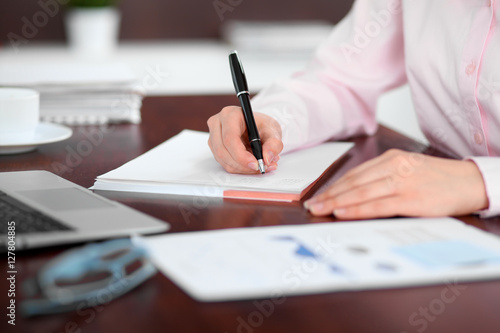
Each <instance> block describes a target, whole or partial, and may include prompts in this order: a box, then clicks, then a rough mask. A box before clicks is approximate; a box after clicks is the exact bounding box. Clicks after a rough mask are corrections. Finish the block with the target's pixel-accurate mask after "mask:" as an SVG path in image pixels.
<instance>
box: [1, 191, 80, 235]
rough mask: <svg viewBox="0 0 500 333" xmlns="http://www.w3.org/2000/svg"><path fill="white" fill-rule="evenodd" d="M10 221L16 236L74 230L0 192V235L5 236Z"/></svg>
mask: <svg viewBox="0 0 500 333" xmlns="http://www.w3.org/2000/svg"><path fill="white" fill-rule="evenodd" d="M10 221H14V222H16V234H23V233H25V234H26V233H34V232H51V231H70V230H74V229H73V228H70V227H68V226H67V225H64V224H62V223H61V222H59V221H57V220H54V219H53V218H51V217H49V216H47V215H45V214H43V213H41V212H40V211H37V210H35V209H33V208H31V207H29V206H27V205H26V204H24V203H22V202H21V201H19V200H17V199H16V198H14V197H12V196H10V195H8V194H7V193H5V192H2V191H0V234H7V223H8V222H10Z"/></svg>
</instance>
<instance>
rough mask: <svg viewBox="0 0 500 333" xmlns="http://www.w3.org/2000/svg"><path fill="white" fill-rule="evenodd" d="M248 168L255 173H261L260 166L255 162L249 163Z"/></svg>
mask: <svg viewBox="0 0 500 333" xmlns="http://www.w3.org/2000/svg"><path fill="white" fill-rule="evenodd" d="M248 167H249V168H250V169H252V170H254V171H259V165H258V164H257V163H255V162H250V163H248Z"/></svg>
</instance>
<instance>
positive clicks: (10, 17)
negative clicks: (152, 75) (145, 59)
mask: <svg viewBox="0 0 500 333" xmlns="http://www.w3.org/2000/svg"><path fill="white" fill-rule="evenodd" d="M54 1H55V2H57V3H59V4H60V3H65V2H67V0H54ZM42 2H46V3H49V2H48V1H43V0H42ZM352 2H353V1H352V0H308V1H298V0H272V1H269V0H221V1H214V0H187V1H182V0H173V1H171V0H122V1H119V2H118V4H117V6H118V7H119V9H120V12H121V14H122V24H121V29H120V39H121V40H130V39H184V38H189V39H192V38H219V37H220V30H221V26H222V25H223V24H224V22H225V21H226V20H261V21H289V20H324V21H327V22H330V23H332V24H334V23H336V22H338V21H339V20H340V19H342V17H344V15H345V14H346V13H347V12H348V10H349V8H350V7H351V5H352ZM224 4H226V5H227V7H225V6H224ZM216 7H217V8H220V9H219V10H218V9H217V8H216ZM40 8H41V7H40V4H39V0H2V1H1V4H0V36H2V41H3V43H5V42H6V41H8V39H7V34H8V33H9V32H11V31H13V30H14V31H15V30H20V28H21V26H22V23H23V22H22V21H21V18H22V17H23V16H25V17H28V18H30V17H33V15H34V14H35V13H36V12H38V11H39V10H40ZM230 8H232V9H230ZM64 9H65V8H61V11H60V13H58V14H61V13H62V12H63V11H64ZM224 9H225V10H224ZM222 12H223V15H222V20H221V17H220V15H219V13H222ZM65 37H66V36H65V30H64V23H63V15H56V16H54V18H51V19H50V21H49V22H48V23H47V25H46V26H44V27H43V29H40V31H39V33H38V34H37V36H35V37H34V38H33V40H37V41H63V40H65Z"/></svg>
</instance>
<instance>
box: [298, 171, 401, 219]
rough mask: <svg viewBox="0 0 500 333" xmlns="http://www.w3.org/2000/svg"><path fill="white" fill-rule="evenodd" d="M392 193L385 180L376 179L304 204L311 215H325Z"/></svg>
mask: <svg viewBox="0 0 500 333" xmlns="http://www.w3.org/2000/svg"><path fill="white" fill-rule="evenodd" d="M394 194H395V189H394V188H393V187H391V186H388V183H387V182H386V181H385V180H376V181H374V182H371V183H367V184H365V185H363V186H359V187H356V188H353V189H351V190H349V191H345V192H342V193H340V194H338V195H333V196H326V197H325V198H324V199H322V200H318V201H314V200H311V201H308V202H307V203H306V206H307V208H308V209H309V210H310V212H311V213H312V214H313V215H318V216H325V215H330V214H332V213H333V212H334V211H335V210H336V209H339V208H343V207H349V206H356V205H361V204H363V203H366V202H369V201H373V200H377V199H380V198H384V197H389V196H393V195H394Z"/></svg>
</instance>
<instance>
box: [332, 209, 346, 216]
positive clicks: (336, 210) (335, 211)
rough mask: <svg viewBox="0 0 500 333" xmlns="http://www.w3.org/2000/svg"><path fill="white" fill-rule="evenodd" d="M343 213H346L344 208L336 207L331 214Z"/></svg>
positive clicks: (340, 214)
mask: <svg viewBox="0 0 500 333" xmlns="http://www.w3.org/2000/svg"><path fill="white" fill-rule="evenodd" d="M345 213H346V209H345V208H337V209H335V210H334V211H333V215H335V216H343V215H345Z"/></svg>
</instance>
